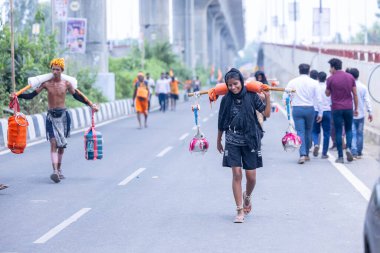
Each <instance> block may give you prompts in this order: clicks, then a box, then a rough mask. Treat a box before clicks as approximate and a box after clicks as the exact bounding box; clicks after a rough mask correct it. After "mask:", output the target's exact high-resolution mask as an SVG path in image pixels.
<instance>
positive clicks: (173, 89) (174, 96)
mask: <svg viewBox="0 0 380 253" xmlns="http://www.w3.org/2000/svg"><path fill="white" fill-rule="evenodd" d="M179 84H180V83H179V81H178V80H176V79H175V76H172V80H171V81H170V108H171V110H172V111H175V108H176V104H177V100H178V97H179V90H178V85H179Z"/></svg>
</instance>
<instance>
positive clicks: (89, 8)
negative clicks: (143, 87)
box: [68, 0, 115, 101]
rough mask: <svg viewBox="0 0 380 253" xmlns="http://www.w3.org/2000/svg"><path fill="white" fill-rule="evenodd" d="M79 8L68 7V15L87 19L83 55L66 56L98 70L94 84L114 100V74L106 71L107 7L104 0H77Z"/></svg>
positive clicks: (109, 98)
mask: <svg viewBox="0 0 380 253" xmlns="http://www.w3.org/2000/svg"><path fill="white" fill-rule="evenodd" d="M78 2H79V4H80V5H79V6H80V7H79V9H78V10H75V11H73V10H71V9H70V8H69V13H68V16H69V17H74V18H86V19H87V36H86V53H85V55H81V54H75V55H68V58H75V60H79V61H80V62H81V65H83V66H89V67H90V68H92V69H96V70H97V71H98V76H97V80H96V82H95V84H94V86H95V87H97V88H99V89H100V90H101V91H102V93H103V95H104V96H105V97H107V98H108V100H110V101H112V100H115V75H114V74H113V73H108V46H107V9H106V6H107V5H106V0H96V1H93V0H79V1H78Z"/></svg>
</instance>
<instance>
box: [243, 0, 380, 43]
mask: <svg viewBox="0 0 380 253" xmlns="http://www.w3.org/2000/svg"><path fill="white" fill-rule="evenodd" d="M293 2H294V1H289V0H245V4H246V7H247V11H246V16H245V17H246V33H247V40H248V41H250V40H252V39H254V38H256V39H257V38H260V39H262V40H265V41H270V42H285V43H292V42H293V40H294V37H295V36H294V35H295V33H294V31H295V28H294V22H293V21H291V20H290V18H289V16H290V15H289V9H290V8H289V5H292V3H293ZM297 2H298V3H299V8H300V19H299V21H297V22H296V23H297V24H296V31H297V33H296V37H297V41H298V42H302V43H306V44H308V43H311V42H319V36H313V33H312V30H313V29H312V28H313V8H319V4H320V2H322V8H330V35H329V36H324V37H323V40H329V39H331V38H333V37H334V35H335V34H336V33H337V32H340V33H341V34H342V38H343V39H344V40H348V39H349V37H350V34H351V35H352V36H354V35H355V34H356V33H357V32H358V31H359V30H360V25H365V24H366V23H367V27H370V26H372V24H373V23H374V22H375V21H376V19H377V18H376V16H375V13H376V12H380V10H379V9H378V8H377V1H376V0H321V1H320V0H298V1H297ZM283 6H284V8H283ZM283 14H285V15H283ZM274 16H278V24H279V26H280V25H282V24H285V27H286V28H285V31H286V34H287V38H283V37H282V36H281V33H280V28H279V26H278V27H275V26H274V25H273V21H272V20H273V17H274ZM379 20H380V19H379ZM265 27H267V30H266V33H264V34H263V35H262V36H260V37H258V32H259V31H264V30H265Z"/></svg>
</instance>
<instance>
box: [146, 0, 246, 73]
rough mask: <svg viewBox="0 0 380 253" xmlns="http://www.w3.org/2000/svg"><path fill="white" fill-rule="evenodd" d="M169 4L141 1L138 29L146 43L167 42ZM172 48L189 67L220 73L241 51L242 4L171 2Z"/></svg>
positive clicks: (199, 0)
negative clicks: (213, 69)
mask: <svg viewBox="0 0 380 253" xmlns="http://www.w3.org/2000/svg"><path fill="white" fill-rule="evenodd" d="M168 2H169V0H141V1H140V27H141V31H142V33H144V38H145V39H146V40H148V41H152V40H160V39H161V40H165V39H166V38H169V30H170V29H169V12H168V11H167V10H168V9H169V4H168ZM172 32H173V48H174V50H175V51H176V52H177V53H178V55H180V57H181V58H182V59H183V61H184V62H185V64H186V65H187V66H188V67H191V68H192V69H194V68H195V67H197V66H203V67H210V66H214V67H215V69H221V70H222V71H223V72H224V71H225V70H226V68H228V67H230V66H231V65H232V64H233V60H234V58H235V57H236V55H237V52H238V51H239V50H240V49H242V48H243V47H244V44H245V31H244V12H243V3H242V0H183V1H179V0H173V1H172Z"/></svg>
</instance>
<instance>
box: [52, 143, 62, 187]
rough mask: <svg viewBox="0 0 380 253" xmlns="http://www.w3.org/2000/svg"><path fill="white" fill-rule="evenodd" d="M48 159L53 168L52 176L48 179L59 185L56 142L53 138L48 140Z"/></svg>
mask: <svg viewBox="0 0 380 253" xmlns="http://www.w3.org/2000/svg"><path fill="white" fill-rule="evenodd" d="M50 157H51V164H52V166H53V174H51V175H50V179H51V180H53V181H54V182H55V183H59V181H60V179H59V176H58V174H59V173H58V152H57V141H56V140H55V138H51V139H50Z"/></svg>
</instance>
